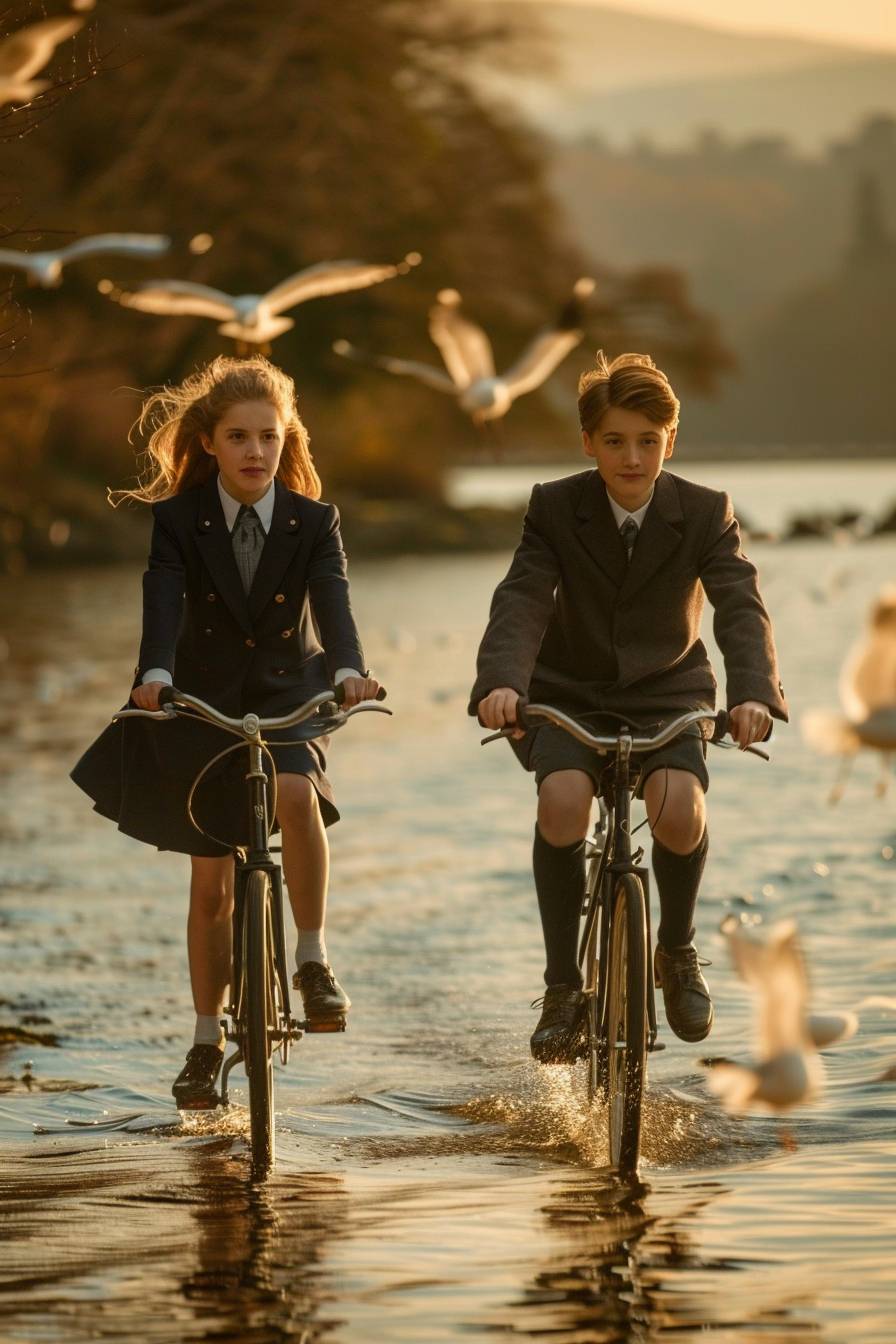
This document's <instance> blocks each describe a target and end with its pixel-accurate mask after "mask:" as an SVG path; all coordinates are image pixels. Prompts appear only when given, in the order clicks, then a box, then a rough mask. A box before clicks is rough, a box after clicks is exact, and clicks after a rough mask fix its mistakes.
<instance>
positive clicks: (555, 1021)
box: [529, 985, 585, 1064]
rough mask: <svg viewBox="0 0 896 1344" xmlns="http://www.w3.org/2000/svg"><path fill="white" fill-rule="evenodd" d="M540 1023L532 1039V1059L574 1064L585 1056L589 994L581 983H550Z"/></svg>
mask: <svg viewBox="0 0 896 1344" xmlns="http://www.w3.org/2000/svg"><path fill="white" fill-rule="evenodd" d="M539 1003H541V1004H542V1005H543V1007H542V1009H541V1017H540V1018H539V1019H538V1026H537V1027H536V1028H535V1030H534V1031H533V1033H532V1036H531V1038H530V1040H529V1049H530V1050H531V1052H532V1058H533V1059H537V1060H538V1062H539V1064H571V1063H572V1061H573V1060H574V1059H581V1058H582V1057H583V1053H584V1052H583V1049H582V1047H583V1045H584V1041H583V1039H582V1014H583V1009H584V1007H585V995H584V994H583V993H582V991H581V989H579V987H578V985H549V986H548V988H547V989H546V990H545V994H544V998H543V999H536V1000H535V1003H534V1004H533V1005H532V1006H533V1008H534V1007H536V1006H537V1005H538V1004H539Z"/></svg>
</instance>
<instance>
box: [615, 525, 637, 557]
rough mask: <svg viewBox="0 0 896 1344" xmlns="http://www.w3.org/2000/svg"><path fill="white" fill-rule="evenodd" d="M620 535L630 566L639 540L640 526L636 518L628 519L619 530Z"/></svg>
mask: <svg viewBox="0 0 896 1344" xmlns="http://www.w3.org/2000/svg"><path fill="white" fill-rule="evenodd" d="M619 535H620V537H621V538H622V544H623V546H624V547H625V554H626V557H627V559H628V562H629V564H631V561H632V551H633V550H634V549H635V542H636V541H637V540H638V524H637V523H636V522H635V520H634V518H626V520H625V522H624V523H623V524H622V526H621V527H620V529H619Z"/></svg>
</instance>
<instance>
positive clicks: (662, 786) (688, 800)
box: [644, 770, 706, 854]
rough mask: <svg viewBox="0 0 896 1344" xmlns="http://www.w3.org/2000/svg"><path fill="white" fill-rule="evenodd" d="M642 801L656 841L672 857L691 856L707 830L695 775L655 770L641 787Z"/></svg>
mask: <svg viewBox="0 0 896 1344" xmlns="http://www.w3.org/2000/svg"><path fill="white" fill-rule="evenodd" d="M644 802H645V803H646V805H647V815H648V817H649V819H650V829H651V831H652V833H653V837H654V839H655V840H659V842H660V844H661V845H663V846H665V848H666V849H669V850H671V851H672V853H673V854H690V853H692V851H693V850H695V849H696V848H697V846H698V845H699V844H700V841H701V839H702V837H703V832H704V830H705V829H706V802H705V798H704V794H703V789H702V787H701V785H700V781H699V780H698V779H697V777H696V775H692V774H690V773H689V772H688V771H686V770H667V771H663V770H657V771H655V772H654V773H653V774H652V775H651V776H650V777H649V779H648V780H647V782H646V784H645V786H644Z"/></svg>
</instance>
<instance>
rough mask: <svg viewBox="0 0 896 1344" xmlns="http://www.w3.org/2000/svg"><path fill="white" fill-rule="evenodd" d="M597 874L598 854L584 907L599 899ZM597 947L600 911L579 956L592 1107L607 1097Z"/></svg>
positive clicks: (587, 880) (598, 942)
mask: <svg viewBox="0 0 896 1344" xmlns="http://www.w3.org/2000/svg"><path fill="white" fill-rule="evenodd" d="M599 875H600V855H594V856H593V857H592V858H591V861H590V863H589V867H588V876H587V879H586V897H587V899H586V910H590V909H591V906H592V903H593V902H594V901H595V900H596V899H598V895H599V893H598V892H597V891H596V890H595V888H596V886H597V881H598V877H599ZM599 947H600V913H599V912H598V913H596V914H595V915H594V916H593V917H592V918H591V923H590V929H589V930H588V941H587V942H586V944H585V951H584V956H583V958H582V967H581V969H582V985H583V989H584V992H585V1020H584V1032H585V1071H586V1072H585V1081H586V1088H587V1093H588V1105H589V1106H593V1105H594V1103H595V1101H596V1100H597V1098H598V1097H600V1098H601V1099H604V1098H605V1097H606V1088H607V1052H606V1044H605V1042H604V1041H603V1039H602V1036H601V1031H600V998H599V993H598V990H599V985H598V975H599V968H598V948H599Z"/></svg>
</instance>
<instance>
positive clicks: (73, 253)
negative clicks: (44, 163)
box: [0, 233, 171, 289]
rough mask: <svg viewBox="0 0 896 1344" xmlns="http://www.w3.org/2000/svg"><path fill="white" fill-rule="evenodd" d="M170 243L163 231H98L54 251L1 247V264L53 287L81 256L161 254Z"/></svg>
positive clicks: (153, 255) (37, 282)
mask: <svg viewBox="0 0 896 1344" xmlns="http://www.w3.org/2000/svg"><path fill="white" fill-rule="evenodd" d="M170 246H171V239H170V238H167V237H166V236H165V234H163V233H95V234H94V235H93V236H92V237H90V238H78V239H76V240H75V242H73V243H69V244H68V246H67V247H60V248H58V249H57V250H56V251H55V252H18V251H15V250H14V249H12V248H8V247H0V266H11V267H12V268H13V269H15V270H17V271H24V272H25V274H26V275H27V276H28V279H29V281H30V282H31V284H32V285H42V286H43V288H44V289H52V288H54V286H56V285H60V284H61V283H62V268H63V266H67V265H68V263H69V262H70V261H80V260H81V258H82V257H96V256H107V255H110V254H111V255H114V256H120V257H161V256H162V255H163V254H164V253H165V252H167V251H168V249H169V247H170Z"/></svg>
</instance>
